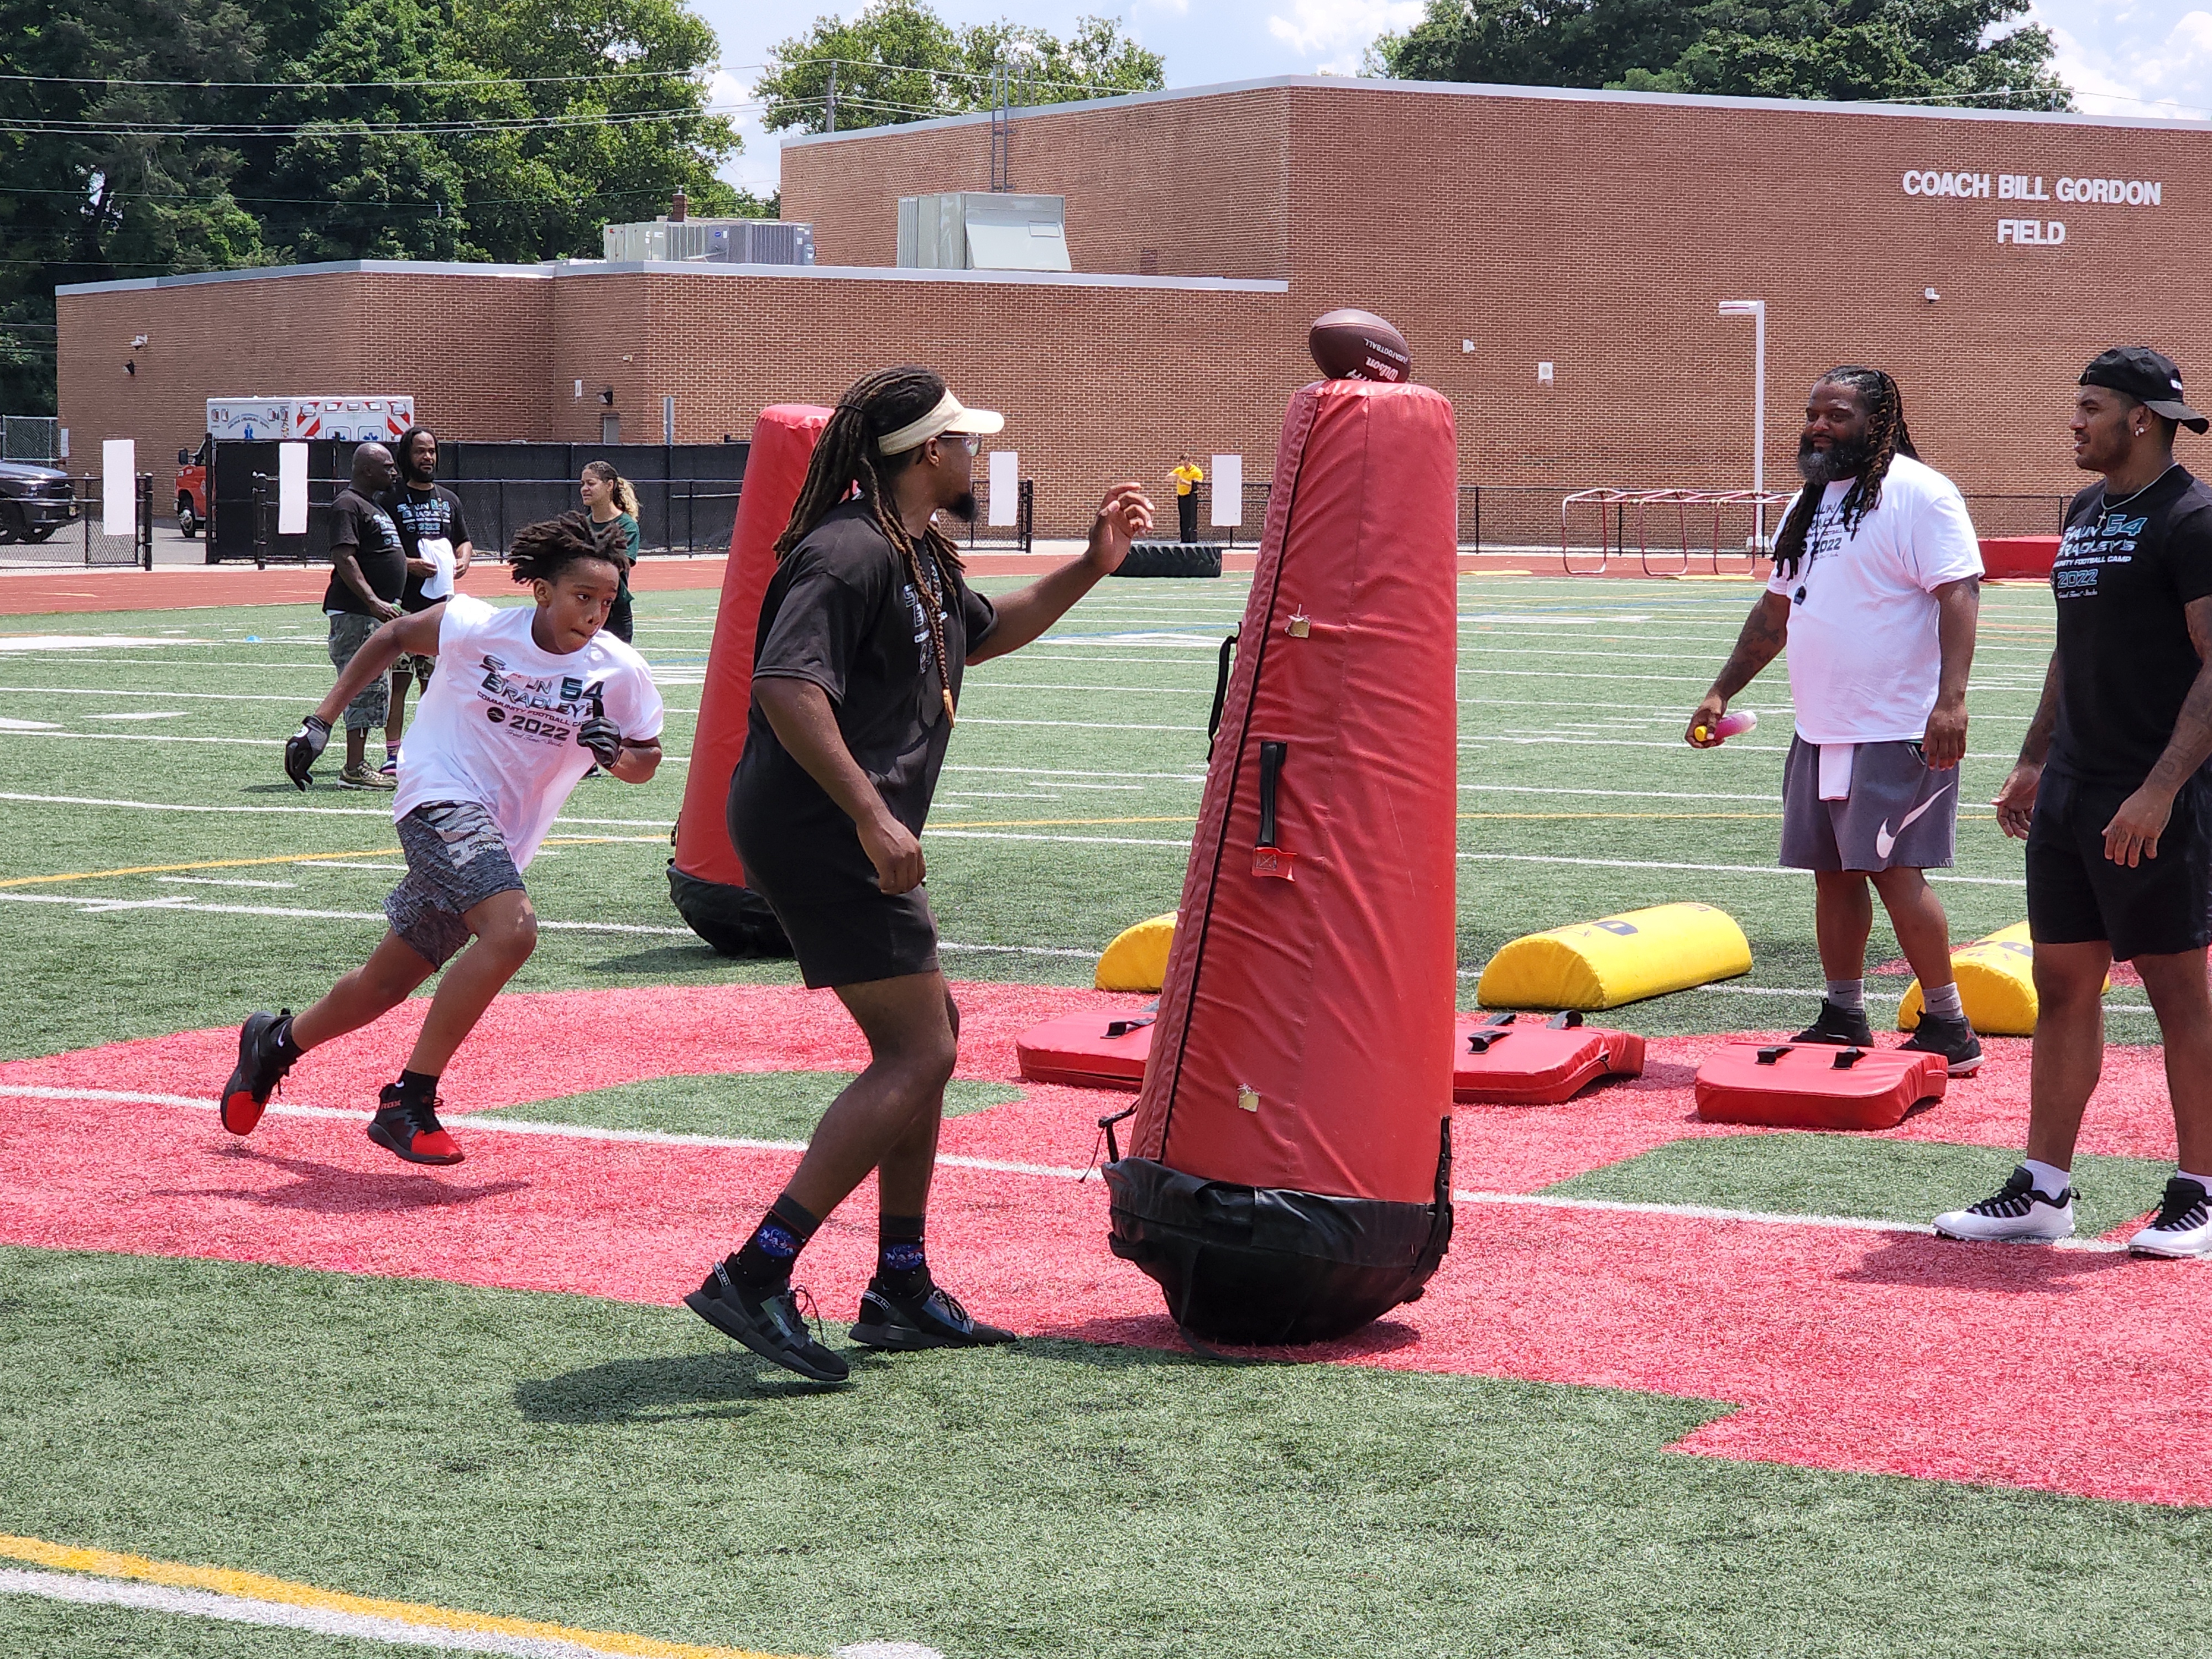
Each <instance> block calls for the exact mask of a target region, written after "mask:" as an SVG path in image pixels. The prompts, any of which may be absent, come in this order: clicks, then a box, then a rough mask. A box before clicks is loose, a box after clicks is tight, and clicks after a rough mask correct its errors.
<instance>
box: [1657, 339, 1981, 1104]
mask: <svg viewBox="0 0 2212 1659" xmlns="http://www.w3.org/2000/svg"><path fill="white" fill-rule="evenodd" d="M1797 465H1798V470H1799V471H1801V472H1802V473H1803V475H1804V477H1805V487H1804V489H1802V491H1800V492H1799V494H1798V496H1797V499H1796V501H1795V502H1793V503H1792V504H1791V506H1790V512H1789V513H1788V515H1787V516H1786V517H1785V518H1784V520H1783V524H1782V529H1781V532H1779V534H1778V535H1777V537H1776V538H1775V544H1774V560H1775V563H1774V574H1773V577H1772V579H1771V580H1770V581H1769V582H1768V583H1767V586H1766V592H1765V593H1764V594H1762V595H1761V596H1760V597H1759V603H1758V604H1757V605H1754V606H1753V607H1752V612H1751V615H1750V617H1748V618H1747V620H1746V621H1745V623H1744V625H1743V631H1742V634H1741V636H1740V637H1739V638H1738V639H1737V641H1736V645H1735V652H1734V653H1732V654H1731V655H1730V656H1729V660H1728V663H1727V665H1726V666H1724V667H1723V669H1722V670H1721V672H1720V677H1719V678H1717V679H1716V680H1715V681H1714V682H1713V684H1712V689H1711V690H1710V691H1708V692H1706V693H1705V701H1704V702H1701V703H1699V705H1698V709H1697V712H1696V713H1695V714H1692V716H1691V717H1690V726H1689V730H1688V732H1687V733H1686V736H1687V738H1688V740H1689V742H1690V743H1692V744H1694V745H1695V746H1697V747H1699V748H1711V747H1712V746H1713V745H1715V744H1717V743H1718V742H1719V741H1720V738H1718V737H1717V736H1716V735H1714V731H1713V728H1714V727H1715V726H1717V725H1718V723H1719V721H1720V717H1721V715H1722V714H1723V713H1725V712H1726V711H1727V708H1728V705H1729V699H1730V698H1731V697H1733V696H1735V695H1736V694H1737V693H1738V692H1739V691H1741V690H1743V688H1744V687H1745V686H1747V685H1748V684H1751V682H1752V679H1753V678H1754V677H1755V676H1756V675H1757V674H1758V673H1759V671H1760V670H1761V669H1763V668H1765V666H1766V665H1767V664H1768V663H1770V662H1771V661H1773V660H1774V658H1775V657H1776V655H1777V654H1778V653H1779V652H1780V651H1781V650H1782V648H1783V647H1784V644H1785V643H1786V644H1787V645H1788V647H1789V651H1790V697H1791V700H1792V702H1795V703H1796V711H1797V723H1796V732H1795V734H1794V735H1793V736H1792V737H1791V739H1790V754H1789V757H1788V759H1787V760H1786V761H1785V762H1784V766H1783V773H1782V854H1781V862H1782V864H1783V866H1784V867H1785V868H1788V869H1798V870H1810V871H1811V872H1813V880H1814V895H1815V896H1814V932H1815V933H1816V935H1817V937H1818V939H1819V942H1820V968H1821V972H1822V973H1823V974H1824V975H1826V980H1827V988H1826V994H1824V995H1823V997H1822V998H1821V1000H1820V1014H1819V1016H1818V1017H1817V1018H1815V1019H1814V1022H1813V1024H1811V1025H1810V1026H1809V1027H1808V1028H1807V1029H1806V1030H1802V1031H1800V1032H1799V1033H1798V1034H1797V1036H1796V1041H1797V1042H1833V1043H1848V1044H1854V1045H1857V1046H1862V1047H1864V1046H1870V1045H1871V1044H1872V1043H1873V1042H1874V1030H1873V1027H1872V1026H1871V1025H1870V1024H1869V1022H1868V1020H1867V1015H1866V981H1865V975H1866V947H1867V939H1868V936H1869V933H1871V931H1872V929H1873V927H1874V906H1873V903H1872V902H1871V901H1870V899H1869V896H1868V893H1867V888H1868V885H1869V883H1871V884H1872V885H1873V888H1874V890H1875V892H1877V893H1879V894H1881V902H1882V906H1883V908H1885V909H1887V911H1888V912H1889V919H1890V924H1891V926H1892V927H1894V928H1895V929H1896V932H1897V942H1898V944H1899V946H1900V947H1901V948H1902V949H1903V951H1904V952H1905V960H1906V961H1907V962H1909V963H1911V964H1912V971H1913V972H1914V973H1916V974H1917V975H1919V976H1920V986H1921V991H1922V994H1923V997H1924V998H1925V1000H1926V1011H1925V1012H1924V1013H1923V1015H1922V1017H1921V1021H1920V1028H1919V1030H1917V1031H1916V1032H1914V1034H1913V1036H1912V1037H1911V1040H1910V1041H1908V1042H1906V1043H1905V1047H1906V1048H1915V1049H1919V1050H1922V1051H1923V1052H1927V1053H1932V1054H1941V1055H1942V1056H1943V1058H1944V1060H1945V1061H1946V1063H1947V1065H1948V1069H1949V1071H1950V1073H1951V1075H1952V1076H1954V1077H1966V1076H1970V1075H1972V1073H1973V1072H1974V1071H1975V1070H1976V1069H1977V1068H1978V1066H1980V1065H1981V1060H1982V1045H1981V1043H1980V1042H1979V1041H1978V1039H1977V1038H1976V1037H1975V1036H1974V1033H1973V1030H1972V1027H1970V1026H1969V1025H1968V1024H1967V1023H1966V1014H1965V1011H1964V1010H1963V1009H1962V1008H1961V1007H1960V1003H1959V987H1958V984H1957V981H1956V979H1955V977H1954V975H1953V972H1952V969H1951V939H1950V924H1949V921H1948V919H1947V918H1946V917H1945V915H1944V914H1943V906H1942V902H1941V901H1940V900H1938V899H1937V898H1936V895H1935V892H1934V891H1933V890H1931V889H1930V888H1929V885H1928V881H1927V878H1926V877H1925V876H1924V875H1923V873H1922V872H1923V871H1926V870H1929V869H1933V868H1938V867H1948V866H1949V865H1950V863H1951V861H1952V855H1953V851H1954V845H1955V839H1956V832H1957V825H1958V815H1959V787H1958V784H1959V771H1958V767H1959V763H1960V760H1961V759H1962V758H1964V757H1965V755H1966V672H1967V670H1968V668H1969V667H1971V666H1972V662H1973V657H1974V628H1975V623H1976V621H1977V618H1978V616H1979V613H1980V607H1981V576H1982V558H1981V547H1980V544H1979V542H1978V540H1977V539H1976V538H1975V535H1974V527H1973V525H1972V522H1971V521H1970V520H1968V519H1967V516H1966V501H1964V500H1963V499H1962V498H1961V497H1960V494H1959V491H1958V489H1957V488H1956V486H1954V484H1953V483H1951V481H1950V480H1949V479H1948V478H1946V477H1943V475H1942V474H1941V473H1940V472H1937V471H1935V469H1933V468H1932V467H1929V466H1926V465H1923V464H1922V463H1921V461H1920V459H1919V456H1918V454H1917V452H1916V451H1915V450H1914V448H1913V447H1912V437H1911V433H1910V432H1909V431H1908V430H1907V429H1906V428H1905V403H1904V398H1903V397H1902V396H1901V395H1900V394H1899V391H1898V389H1897V382H1896V381H1894V380H1892V379H1890V377H1889V376H1888V375H1887V374H1883V373H1882V372H1881V370H1880V369H1876V368H1857V367H1853V366H1846V367H1844V368H1832V369H1830V370H1829V371H1828V372H1827V373H1826V374H1823V375H1822V376H1821V377H1820V380H1817V381H1815V382H1814V386H1813V392H1812V396H1811V397H1810V398H1808V400H1807V402H1806V405H1805V428H1804V431H1803V434H1802V436H1801V437H1800V438H1799V441H1798V446H1797Z"/></svg>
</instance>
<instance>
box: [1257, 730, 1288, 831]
mask: <svg viewBox="0 0 2212 1659" xmlns="http://www.w3.org/2000/svg"><path fill="white" fill-rule="evenodd" d="M1290 752H1291V745H1290V744H1287V743H1277V742H1275V741H1273V739H1268V740H1266V741H1263V742H1262V743H1261V744H1260V839H1259V841H1258V842H1257V843H1256V844H1257V845H1259V846H1261V847H1273V845H1274V844H1275V781H1276V779H1278V778H1279V777H1280V776H1281V775H1282V771H1283V762H1284V761H1285V760H1286V759H1287V758H1288V757H1289V756H1290Z"/></svg>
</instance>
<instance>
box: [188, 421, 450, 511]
mask: <svg viewBox="0 0 2212 1659" xmlns="http://www.w3.org/2000/svg"><path fill="white" fill-rule="evenodd" d="M414 424H415V399H414V398H407V397H401V398H390V397H368V396H365V395H354V396H347V397H333V398H209V399H208V400H207V436H206V437H205V438H204V439H203V440H201V441H200V447H199V449H198V451H197V453H194V452H193V451H191V450H185V449H180V450H179V451H178V452H177V486H176V497H177V528H178V529H179V531H180V532H183V533H184V534H185V535H187V536H189V535H191V534H192V532H194V531H196V530H197V529H198V528H199V526H201V525H203V524H204V523H206V522H207V518H208V493H207V492H208V469H209V467H210V465H213V463H214V460H215V446H216V445H217V444H219V443H231V442H240V443H243V442H249V441H255V440H259V441H271V440H273V441H279V442H309V443H312V442H314V441H318V440H328V441H335V442H339V443H380V444H388V443H392V442H395V441H397V440H398V436H399V435H400V434H401V433H403V432H404V431H406V430H407V428H409V427H410V426H412V425H414Z"/></svg>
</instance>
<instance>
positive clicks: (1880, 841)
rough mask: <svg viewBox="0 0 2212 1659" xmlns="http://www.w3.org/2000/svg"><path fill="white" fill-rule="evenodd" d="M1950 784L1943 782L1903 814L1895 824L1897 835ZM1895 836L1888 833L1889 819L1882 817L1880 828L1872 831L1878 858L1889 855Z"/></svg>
mask: <svg viewBox="0 0 2212 1659" xmlns="http://www.w3.org/2000/svg"><path fill="white" fill-rule="evenodd" d="M1949 787H1951V786H1950V785H1949V784H1948V783H1947V784H1945V785H1944V786H1943V788H1942V789H1938V790H1937V791H1936V793H1934V794H1932V795H1930V796H1929V797H1928V799H1926V800H1923V801H1922V802H1921V803H1920V805H1917V806H1916V807H1914V808H1913V809H1912V810H1911V811H1910V812H1907V813H1906V814H1905V817H1904V820H1903V822H1901V823H1899V825H1898V826H1897V836H1901V835H1903V834H1904V833H1905V831H1906V830H1908V829H1911V828H1912V824H1913V820H1914V819H1916V818H1917V817H1919V816H1920V815H1921V814H1922V813H1923V812H1925V811H1927V810H1928V809H1929V807H1931V806H1933V805H1935V804H1936V802H1937V801H1939V800H1941V799H1943V792H1944V790H1945V789H1948V788H1949ZM1897 836H1893V835H1891V834H1890V833H1889V820H1888V819H1887V818H1884V819H1883V820H1882V821H1881V829H1877V830H1875V832H1874V855H1875V857H1876V858H1878V859H1886V858H1887V857H1888V856H1889V849H1890V848H1893V847H1894V846H1896V845H1897Z"/></svg>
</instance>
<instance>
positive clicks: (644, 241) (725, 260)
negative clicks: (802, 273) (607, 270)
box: [601, 219, 814, 265]
mask: <svg viewBox="0 0 2212 1659" xmlns="http://www.w3.org/2000/svg"><path fill="white" fill-rule="evenodd" d="M601 240H602V242H603V245H604V246H605V257H606V258H609V259H611V260H615V261H617V262H620V263H623V264H635V263H640V262H644V261H656V262H658V261H669V260H672V261H675V262H677V263H678V264H689V263H695V262H711V263H713V264H738V265H811V264H813V263H814V227H813V226H812V225H806V224H793V223H787V222H784V221H782V220H781V219H677V220H670V219H647V220H641V221H640V222H637V223H635V224H627V225H609V226H607V227H606V228H605V232H604V233H603V234H602V239H601Z"/></svg>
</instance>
